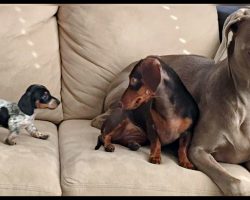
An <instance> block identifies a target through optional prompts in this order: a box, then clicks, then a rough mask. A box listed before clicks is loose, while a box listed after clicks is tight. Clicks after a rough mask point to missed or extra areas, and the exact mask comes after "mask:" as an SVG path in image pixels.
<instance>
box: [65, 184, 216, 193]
mask: <svg viewBox="0 0 250 200" xmlns="http://www.w3.org/2000/svg"><path fill="white" fill-rule="evenodd" d="M65 186H66V187H68V188H73V189H79V188H81V187H85V188H88V187H94V188H122V189H133V190H138V189H139V190H152V191H170V192H180V191H176V190H169V189H165V188H159V187H158V186H153V187H148V188H147V187H144V188H140V187H134V186H133V185H120V186H114V185H106V184H98V185H97V184H92V185H91V184H81V185H77V186H76V185H74V186H73V185H70V186H69V185H68V184H67V183H65V185H63V184H62V187H65ZM192 191H193V192H198V193H202V192H209V193H216V191H209V190H192ZM182 193H183V192H182Z"/></svg>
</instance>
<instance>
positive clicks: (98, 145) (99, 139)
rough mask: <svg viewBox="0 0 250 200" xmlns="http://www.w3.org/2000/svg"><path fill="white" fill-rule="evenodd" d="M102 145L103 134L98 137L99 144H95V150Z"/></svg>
mask: <svg viewBox="0 0 250 200" xmlns="http://www.w3.org/2000/svg"><path fill="white" fill-rule="evenodd" d="M102 145H103V141H102V135H99V136H98V138H97V144H96V146H95V150H98V149H99V148H100V147H101V146H102Z"/></svg>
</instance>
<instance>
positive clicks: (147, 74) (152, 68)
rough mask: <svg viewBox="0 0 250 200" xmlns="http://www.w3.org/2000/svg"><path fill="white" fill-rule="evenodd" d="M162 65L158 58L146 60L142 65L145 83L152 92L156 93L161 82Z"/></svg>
mask: <svg viewBox="0 0 250 200" xmlns="http://www.w3.org/2000/svg"><path fill="white" fill-rule="evenodd" d="M160 67H161V63H160V61H159V60H158V59H157V58H146V59H145V62H143V63H142V78H143V80H144V83H145V84H146V85H147V86H148V87H149V88H150V89H151V90H152V91H154V92H155V91H156V89H157V87H158V85H159V83H160V81H161V71H160Z"/></svg>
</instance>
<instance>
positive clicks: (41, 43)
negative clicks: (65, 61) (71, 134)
mask: <svg viewBox="0 0 250 200" xmlns="http://www.w3.org/2000/svg"><path fill="white" fill-rule="evenodd" d="M57 9H58V6H52V5H50V6H48V5H46V6H45V5H1V6H0V24H1V29H0V46H1V48H0V73H1V79H0V85H1V87H0V98H1V99H5V100H8V101H13V102H18V100H19V99H20V97H21V95H22V94H24V92H25V91H26V89H27V88H28V86H29V85H31V84H35V83H37V84H42V85H45V86H46V87H47V88H48V89H49V90H50V92H51V94H52V95H54V96H55V97H57V98H58V99H59V100H60V99H61V95H60V91H61V68H60V55H59V42H58V30H57V21H56V18H55V16H54V15H55V13H56V12H57ZM36 112H37V113H38V115H37V119H41V120H47V121H51V122H55V123H58V122H60V121H61V120H62V119H63V115H62V105H60V106H59V107H58V108H57V109H56V110H53V111H51V110H43V111H36Z"/></svg>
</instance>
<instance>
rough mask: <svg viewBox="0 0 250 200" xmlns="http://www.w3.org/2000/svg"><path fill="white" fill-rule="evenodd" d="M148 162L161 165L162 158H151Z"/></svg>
mask: <svg viewBox="0 0 250 200" xmlns="http://www.w3.org/2000/svg"><path fill="white" fill-rule="evenodd" d="M148 161H149V162H150V163H153V164H161V156H150V157H149V160H148Z"/></svg>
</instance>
